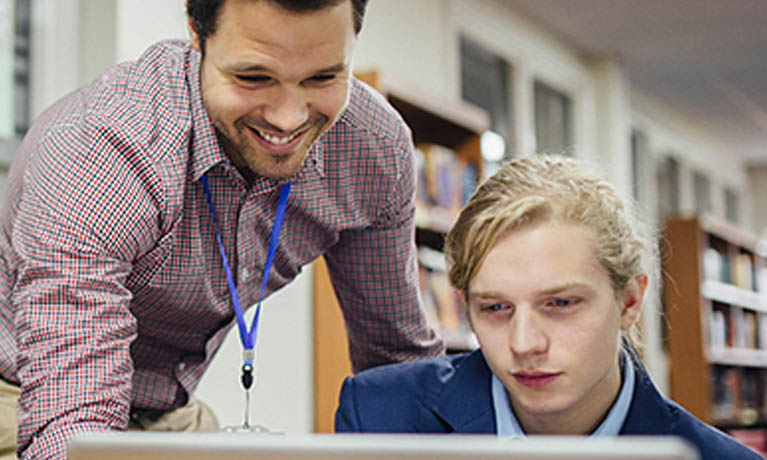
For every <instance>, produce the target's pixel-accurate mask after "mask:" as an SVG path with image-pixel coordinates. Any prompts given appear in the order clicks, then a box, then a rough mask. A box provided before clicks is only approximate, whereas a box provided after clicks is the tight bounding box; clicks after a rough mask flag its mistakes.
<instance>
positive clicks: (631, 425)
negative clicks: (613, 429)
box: [621, 360, 674, 435]
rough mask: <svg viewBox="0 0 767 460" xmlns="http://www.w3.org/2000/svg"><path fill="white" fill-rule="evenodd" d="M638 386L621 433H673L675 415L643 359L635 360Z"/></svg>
mask: <svg viewBox="0 0 767 460" xmlns="http://www.w3.org/2000/svg"><path fill="white" fill-rule="evenodd" d="M634 368H635V369H636V371H637V372H636V377H637V380H636V388H634V397H633V398H632V401H631V407H630V408H629V413H628V415H627V416H626V422H625V423H624V424H623V428H622V429H621V434H636V435H640V434H656V435H663V434H672V431H673V427H674V417H672V414H671V413H670V412H669V409H668V406H667V404H666V402H665V399H664V398H663V396H661V394H660V393H659V392H658V390H657V388H655V384H654V383H653V382H652V380H651V379H650V376H649V374H648V373H647V370H646V369H645V367H644V365H643V364H642V363H641V361H638V360H634Z"/></svg>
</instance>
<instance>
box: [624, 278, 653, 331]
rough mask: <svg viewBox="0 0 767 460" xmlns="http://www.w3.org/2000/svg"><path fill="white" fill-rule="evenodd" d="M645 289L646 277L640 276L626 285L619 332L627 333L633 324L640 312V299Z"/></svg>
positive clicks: (642, 297)
mask: <svg viewBox="0 0 767 460" xmlns="http://www.w3.org/2000/svg"><path fill="white" fill-rule="evenodd" d="M645 289H647V275H645V274H641V275H637V276H635V277H634V278H632V279H630V280H629V282H628V283H627V284H626V290H625V291H624V293H623V301H622V305H621V330H622V331H627V330H629V328H630V327H631V326H632V325H633V324H634V322H635V321H636V319H637V317H639V312H640V311H641V310H642V299H644V293H645Z"/></svg>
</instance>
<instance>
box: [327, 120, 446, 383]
mask: <svg viewBox="0 0 767 460" xmlns="http://www.w3.org/2000/svg"><path fill="white" fill-rule="evenodd" d="M406 133H407V131H406V130H403V134H406ZM390 150H391V151H389V152H387V154H391V155H394V156H395V159H396V162H395V164H396V165H397V171H396V172H395V174H394V177H395V179H394V180H393V181H392V187H391V192H390V193H387V194H382V198H381V201H380V206H379V209H378V210H377V214H378V219H377V221H376V222H375V224H374V225H371V226H369V227H366V228H362V229H354V230H348V231H345V232H343V234H342V236H341V239H340V241H339V243H338V244H336V245H335V246H334V247H333V248H332V249H331V251H330V252H329V253H328V254H326V255H325V259H326V261H327V264H328V271H329V274H330V277H331V280H332V282H333V287H334V289H335V293H336V296H337V297H338V301H339V303H340V304H341V309H342V311H343V315H344V319H345V321H346V332H347V334H348V338H349V354H350V357H351V362H352V370H353V371H354V372H355V373H356V372H359V371H361V370H364V369H367V368H371V367H375V366H379V365H381V364H387V363H393V362H401V361H412V360H415V359H419V358H424V357H428V356H435V355H439V354H442V353H444V344H443V342H442V339H441V338H440V337H439V336H438V335H437V333H436V331H435V330H434V328H432V327H431V326H430V325H429V324H428V323H427V321H426V315H425V313H424V311H423V308H422V305H421V300H420V296H419V294H418V267H417V260H416V247H415V242H414V230H415V223H414V215H415V204H414V196H415V178H414V173H413V169H414V164H413V162H414V155H413V146H412V143H411V142H410V141H409V138H407V139H406V138H405V137H404V136H403V137H402V138H401V139H399V142H398V143H397V145H395V146H393V147H390Z"/></svg>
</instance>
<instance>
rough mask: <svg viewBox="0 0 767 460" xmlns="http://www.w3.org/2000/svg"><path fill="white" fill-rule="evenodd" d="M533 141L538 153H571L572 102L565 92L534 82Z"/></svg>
mask: <svg viewBox="0 0 767 460" xmlns="http://www.w3.org/2000/svg"><path fill="white" fill-rule="evenodd" d="M534 92H535V96H534V97H535V141H536V151H537V152H538V153H559V154H562V155H567V154H570V153H572V152H571V151H570V149H571V148H572V146H573V145H572V144H573V135H572V102H571V101H570V98H569V97H567V96H566V95H565V94H563V93H561V92H559V91H557V90H555V89H554V88H551V87H550V86H547V85H546V84H544V83H541V82H539V81H536V82H535V88H534Z"/></svg>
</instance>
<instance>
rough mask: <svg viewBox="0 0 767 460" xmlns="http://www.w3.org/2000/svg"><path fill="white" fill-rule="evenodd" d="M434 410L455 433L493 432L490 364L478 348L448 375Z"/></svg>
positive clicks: (493, 417) (493, 419) (493, 416)
mask: <svg viewBox="0 0 767 460" xmlns="http://www.w3.org/2000/svg"><path fill="white" fill-rule="evenodd" d="M432 410H434V412H435V413H436V414H437V415H438V416H439V417H440V418H442V419H443V420H444V421H445V422H447V423H448V424H449V425H450V426H451V427H452V428H453V432H454V433H474V434H480V433H485V434H495V411H494V410H493V403H492V397H491V390H490V368H488V367H487V363H486V362H485V358H484V356H482V353H481V352H480V351H479V350H477V351H474V352H473V353H471V354H469V355H468V356H467V357H466V359H465V360H463V362H461V363H460V364H459V365H458V366H457V367H456V369H455V372H454V373H453V374H452V375H450V376H447V377H446V379H445V386H444V389H443V391H442V393H441V394H440V396H439V397H438V398H437V400H436V402H435V404H434V407H433V408H432Z"/></svg>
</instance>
